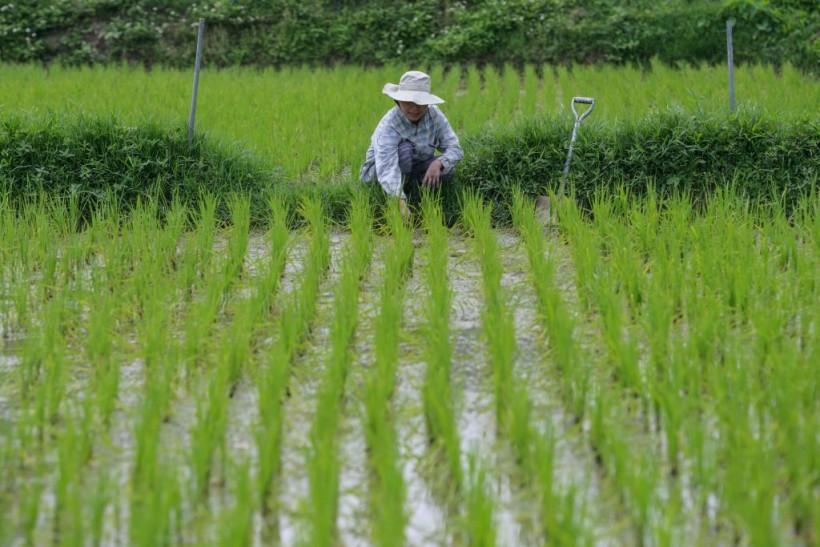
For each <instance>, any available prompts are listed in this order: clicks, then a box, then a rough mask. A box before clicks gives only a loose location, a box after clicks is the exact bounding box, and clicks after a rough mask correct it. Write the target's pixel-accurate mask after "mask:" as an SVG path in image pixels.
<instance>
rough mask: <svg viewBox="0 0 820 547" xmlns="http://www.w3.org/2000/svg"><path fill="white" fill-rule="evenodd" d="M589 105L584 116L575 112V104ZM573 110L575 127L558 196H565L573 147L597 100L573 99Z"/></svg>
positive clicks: (589, 98)
mask: <svg viewBox="0 0 820 547" xmlns="http://www.w3.org/2000/svg"><path fill="white" fill-rule="evenodd" d="M576 103H580V104H588V105H589V108H587V109H586V111H585V112H584V113H583V114H580V115H579V114H578V112H577V111H576V110H575V104H576ZM570 107H571V108H572V113H573V114H574V115H575V125H573V126H572V137H570V139H569V150H567V161H566V162H565V163H564V174H563V176H562V177H561V186H560V187H559V188H558V195H559V196H563V195H564V188H565V187H566V185H567V179H568V178H569V164H570V162H571V161H572V145H573V144H574V143H575V139H576V137H578V129H579V128H580V127H581V122H583V121H584V118H586V117H587V116H589V114H590V113H591V112H592V109H593V108H595V99H593V98H591V97H573V98H572V103H571V104H570Z"/></svg>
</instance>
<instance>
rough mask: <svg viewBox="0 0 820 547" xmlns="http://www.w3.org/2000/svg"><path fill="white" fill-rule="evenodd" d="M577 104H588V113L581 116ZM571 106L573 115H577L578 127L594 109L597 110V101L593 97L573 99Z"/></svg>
mask: <svg viewBox="0 0 820 547" xmlns="http://www.w3.org/2000/svg"><path fill="white" fill-rule="evenodd" d="M576 103H578V104H588V105H589V108H587V110H586V112H584V113H583V114H581V115H580V116H579V115H578V112H577V111H576V110H575V104H576ZM571 106H572V113H573V114H575V121H576V123H577V124H578V125H580V124H581V122H582V121H584V118H586V117H587V116H589V114H590V112H592V109H593V108H595V99H593V98H592V97H573V98H572V105H571Z"/></svg>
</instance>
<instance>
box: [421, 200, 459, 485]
mask: <svg viewBox="0 0 820 547" xmlns="http://www.w3.org/2000/svg"><path fill="white" fill-rule="evenodd" d="M422 212H423V217H424V228H425V232H426V233H427V245H426V246H427V252H428V261H427V264H428V266H427V270H426V272H425V274H426V285H427V300H426V310H425V316H426V319H427V324H426V328H425V331H424V338H425V347H426V351H425V357H426V361H427V373H426V377H425V381H424V387H423V400H424V417H425V424H426V426H427V435H428V437H429V439H430V442H431V445H432V446H441V447H443V448H444V453H445V455H446V461H447V469H448V472H449V478H450V480H451V481H452V485H453V489H454V490H456V491H458V490H460V489H461V488H462V482H463V479H462V471H461V449H460V443H459V434H458V427H457V425H456V418H455V410H454V408H453V407H454V393H453V386H452V382H451V379H450V373H451V362H452V356H453V348H452V342H451V341H450V308H451V305H452V302H453V292H452V289H451V288H450V280H449V275H448V273H447V268H448V257H449V250H450V238H449V232H448V230H447V229H446V228H445V227H444V225H443V215H442V211H441V205H440V203H439V202H438V201H437V200H436V199H435V198H434V197H433V196H432V195H431V194H429V193H424V194H423V196H422Z"/></svg>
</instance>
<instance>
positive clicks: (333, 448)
mask: <svg viewBox="0 0 820 547" xmlns="http://www.w3.org/2000/svg"><path fill="white" fill-rule="evenodd" d="M349 218H350V230H351V234H350V240H349V242H348V244H347V247H346V252H345V258H344V260H343V263H342V266H341V268H342V271H341V277H340V278H339V281H338V282H337V285H336V288H335V290H334V310H333V322H332V324H331V327H330V338H331V353H330V357H329V360H328V362H327V366H326V369H325V373H324V375H323V378H322V384H321V388H320V391H319V397H318V406H317V409H316V417H315V419H314V421H313V424H312V425H311V431H310V448H311V450H310V452H309V454H308V461H307V467H308V477H309V479H310V501H309V507H310V510H309V514H310V539H309V543H310V544H311V545H329V544H331V543H333V542H334V541H335V538H336V520H337V507H338V498H339V459H338V442H337V435H338V432H337V429H338V422H339V418H340V411H341V406H342V399H343V395H344V390H345V380H346V378H347V371H348V367H349V365H350V360H351V357H350V345H351V343H352V341H353V337H354V334H355V331H356V324H357V319H358V309H359V304H358V300H359V287H360V282H361V280H362V279H363V277H364V275H365V273H366V271H367V269H368V268H369V265H370V260H371V257H372V252H373V239H372V229H371V224H372V218H371V217H370V212H369V204H368V201H367V195H366V194H363V193H361V194H358V195H357V196H356V198H355V200H354V202H353V203H352V205H351V210H350V214H349Z"/></svg>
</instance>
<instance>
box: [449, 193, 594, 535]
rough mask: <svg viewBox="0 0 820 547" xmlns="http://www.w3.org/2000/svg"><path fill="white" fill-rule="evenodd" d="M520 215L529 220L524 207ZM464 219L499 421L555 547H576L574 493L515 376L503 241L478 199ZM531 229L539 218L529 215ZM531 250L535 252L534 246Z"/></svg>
mask: <svg viewBox="0 0 820 547" xmlns="http://www.w3.org/2000/svg"><path fill="white" fill-rule="evenodd" d="M518 209H519V210H518V211H517V213H516V216H517V218H518V219H519V222H521V223H522V224H523V223H525V222H526V221H525V220H524V216H525V214H524V211H523V207H522V206H521V205H520V204H519V207H518ZM462 214H463V217H464V219H465V221H466V223H467V225H468V226H469V228H470V230H471V231H472V233H473V237H474V244H475V248H476V251H477V252H478V253H479V255H480V260H481V266H482V274H483V276H482V277H483V279H482V283H483V288H484V300H485V307H484V317H483V324H484V334H485V336H486V338H487V341H488V346H489V348H488V349H489V353H490V360H491V363H492V366H493V374H494V377H495V384H496V404H497V407H496V408H497V421H498V424H499V427H500V429H501V430H503V431H504V432H505V433H506V434H507V435H509V437H510V440H511V442H512V445H513V452H514V454H515V457H516V460H517V464H518V466H517V468H518V473H519V476H520V477H521V483H522V484H531V485H533V486H534V487H535V488H534V491H535V492H536V493H537V494H538V495H539V499H540V507H539V512H538V516H539V518H540V520H541V526H542V530H543V533H544V536H545V537H546V538H548V539H549V541H551V542H554V543H562V544H564V543H567V544H568V543H573V542H575V541H577V540H578V539H579V538H581V537H583V531H582V526H581V523H580V516H579V515H578V514H577V513H576V509H575V497H574V493H573V491H572V489H570V490H569V491H568V492H567V493H566V494H563V493H559V492H558V491H557V489H556V487H555V484H554V483H555V481H554V468H553V462H554V438H553V436H552V434H551V433H550V432H547V433H546V434H545V433H542V432H540V431H539V430H538V429H537V428H536V427H535V426H534V424H533V423H532V421H531V419H530V418H531V415H532V403H531V401H530V398H529V393H528V391H527V387H526V385H525V384H524V383H523V382H522V381H521V380H520V379H519V378H518V377H517V376H516V375H515V374H514V371H513V364H514V352H515V345H516V344H515V332H514V323H513V319H512V314H511V312H510V310H509V308H508V306H507V305H506V303H505V301H504V297H503V294H502V292H503V291H502V285H501V266H500V265H501V261H500V256H499V254H500V252H499V248H498V241H497V239H496V236H495V234H494V233H493V232H492V230H491V225H490V208H489V207H486V206H484V205H482V204H481V203H480V201H479V199H478V198H477V197H476V196H467V197H466V198H465V201H464V205H463V208H462ZM530 222H531V225H532V226H533V229H534V226H535V224H534V223H535V222H536V221H535V217H534V216H533V215H532V213H531V215H530ZM530 245H532V246H535V245H534V244H533V243H531V244H530Z"/></svg>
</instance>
